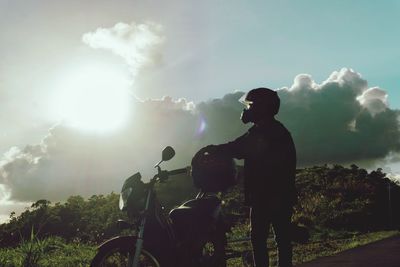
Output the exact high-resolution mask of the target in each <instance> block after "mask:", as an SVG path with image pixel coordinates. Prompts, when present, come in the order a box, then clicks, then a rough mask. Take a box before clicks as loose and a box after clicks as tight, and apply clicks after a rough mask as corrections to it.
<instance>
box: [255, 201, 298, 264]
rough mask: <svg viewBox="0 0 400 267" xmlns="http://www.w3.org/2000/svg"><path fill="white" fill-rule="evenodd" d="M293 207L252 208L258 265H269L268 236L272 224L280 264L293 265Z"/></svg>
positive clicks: (256, 261) (256, 262)
mask: <svg viewBox="0 0 400 267" xmlns="http://www.w3.org/2000/svg"><path fill="white" fill-rule="evenodd" d="M291 217H292V208H285V209H281V210H279V211H274V212H273V211H266V210H265V208H264V209H263V208H258V207H257V208H256V207H253V208H251V213H250V221H251V243H252V245H253V257H254V262H255V266H256V267H268V266H269V258H268V251H267V237H268V234H269V228H270V224H272V227H273V228H274V233H275V241H276V244H277V247H278V266H280V267H291V266H292V244H291V238H290V223H291Z"/></svg>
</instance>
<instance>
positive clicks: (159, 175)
mask: <svg viewBox="0 0 400 267" xmlns="http://www.w3.org/2000/svg"><path fill="white" fill-rule="evenodd" d="M178 174H189V168H181V169H176V170H172V171H163V170H161V168H160V167H159V166H158V173H157V174H156V175H154V177H153V179H152V182H153V183H154V182H156V181H157V180H159V181H160V182H164V181H166V180H168V178H169V176H170V175H178Z"/></svg>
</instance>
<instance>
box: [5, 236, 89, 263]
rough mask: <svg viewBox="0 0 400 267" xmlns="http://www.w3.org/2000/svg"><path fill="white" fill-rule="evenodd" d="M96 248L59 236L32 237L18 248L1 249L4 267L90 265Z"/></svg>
mask: <svg viewBox="0 0 400 267" xmlns="http://www.w3.org/2000/svg"><path fill="white" fill-rule="evenodd" d="M95 253H96V248H95V247H92V246H87V245H82V244H79V243H69V244H68V243H66V242H65V241H64V240H63V239H61V238H59V237H48V238H44V239H36V238H31V240H27V241H26V240H25V241H23V242H21V244H20V245H19V246H18V247H16V248H3V249H0V266H2V267H28V266H29V267H57V266H59V267H83V266H89V264H90V261H91V259H92V258H93V257H94V255H95Z"/></svg>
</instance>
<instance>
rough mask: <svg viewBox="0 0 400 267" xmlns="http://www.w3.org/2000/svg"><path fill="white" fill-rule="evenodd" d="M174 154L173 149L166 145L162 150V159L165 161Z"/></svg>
mask: <svg viewBox="0 0 400 267" xmlns="http://www.w3.org/2000/svg"><path fill="white" fill-rule="evenodd" d="M174 156H175V150H174V149H173V148H172V147H170V146H167V147H166V148H164V150H163V151H162V161H167V160H170V159H172V158H173V157H174Z"/></svg>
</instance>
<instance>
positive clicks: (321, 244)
mask: <svg viewBox="0 0 400 267" xmlns="http://www.w3.org/2000/svg"><path fill="white" fill-rule="evenodd" d="M247 234H248V227H247V225H245V224H243V225H238V226H237V227H235V228H234V229H233V232H232V233H231V234H229V236H228V237H229V238H234V237H240V236H246V235H247ZM396 234H399V232H398V231H380V232H373V233H366V234H359V233H350V232H336V233H335V232H329V233H323V234H321V233H314V234H313V238H312V240H311V241H310V242H309V243H307V244H303V245H294V247H293V252H294V253H293V254H294V255H293V261H294V264H299V263H302V262H307V261H310V260H313V259H315V258H318V257H323V256H328V255H333V254H336V253H338V252H340V251H343V250H347V249H351V248H354V247H358V246H361V245H365V244H368V243H371V242H374V241H377V240H381V239H384V238H387V237H390V236H393V235H396ZM268 243H269V247H270V248H271V249H270V259H271V265H272V266H273V264H275V261H276V251H275V243H274V241H273V240H272V239H269V240H268ZM228 249H229V250H230V251H231V253H233V254H236V257H234V258H231V259H229V260H228V267H243V266H244V265H243V262H242V255H247V257H251V253H250V251H251V246H250V242H238V243H232V244H229V246H228ZM246 252H247V254H246ZM95 253H96V248H95V247H93V246H88V245H83V244H80V243H66V242H65V241H64V240H63V239H61V238H59V237H48V238H45V239H41V240H39V239H37V238H35V237H32V238H31V240H26V241H23V242H22V243H21V244H20V245H19V246H18V247H16V248H1V249H0V266H2V267H25V266H30V267H84V266H89V264H90V261H91V259H92V258H93V257H94V255H95Z"/></svg>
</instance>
